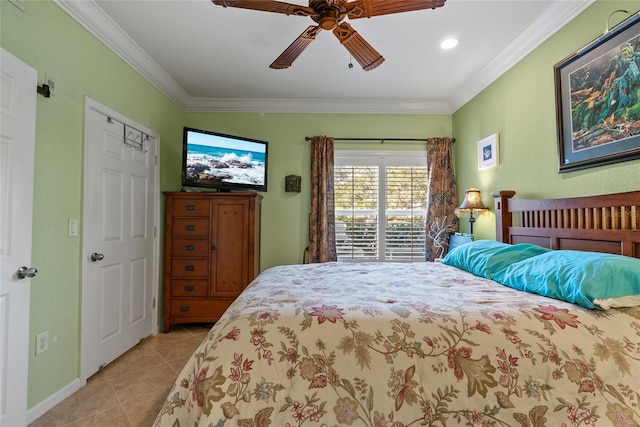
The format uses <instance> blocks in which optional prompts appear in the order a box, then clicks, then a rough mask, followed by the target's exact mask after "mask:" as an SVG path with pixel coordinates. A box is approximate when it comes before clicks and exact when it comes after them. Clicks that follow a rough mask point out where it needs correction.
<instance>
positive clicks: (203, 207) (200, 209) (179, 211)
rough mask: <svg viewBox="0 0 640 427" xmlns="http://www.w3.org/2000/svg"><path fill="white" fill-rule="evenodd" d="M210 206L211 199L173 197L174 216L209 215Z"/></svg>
mask: <svg viewBox="0 0 640 427" xmlns="http://www.w3.org/2000/svg"><path fill="white" fill-rule="evenodd" d="M209 206H210V204H209V200H206V199H173V208H172V209H173V217H174V218H175V217H181V216H189V217H194V216H202V217H208V216H209V215H210V213H209Z"/></svg>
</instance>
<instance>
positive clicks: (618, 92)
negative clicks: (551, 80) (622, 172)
mask: <svg viewBox="0 0 640 427" xmlns="http://www.w3.org/2000/svg"><path fill="white" fill-rule="evenodd" d="M554 77H555V91H556V119H557V130H558V154H559V171H560V172H567V171H573V170H577V169H583V168H588V167H594V166H600V165H605V164H611V163H616V162H622V161H627V160H633V159H638V158H640V13H636V14H635V15H633V16H632V17H630V18H628V19H627V20H626V21H624V22H623V23H621V24H620V25H618V26H617V27H615V28H614V29H612V30H611V31H609V32H607V33H605V34H603V35H602V36H600V37H599V38H598V39H596V40H594V41H593V42H591V43H590V44H589V45H587V46H585V47H583V48H582V49H580V50H579V51H577V52H575V53H574V54H572V55H571V56H569V57H568V58H566V59H564V60H563V61H562V62H560V63H558V64H556V65H555V67H554Z"/></svg>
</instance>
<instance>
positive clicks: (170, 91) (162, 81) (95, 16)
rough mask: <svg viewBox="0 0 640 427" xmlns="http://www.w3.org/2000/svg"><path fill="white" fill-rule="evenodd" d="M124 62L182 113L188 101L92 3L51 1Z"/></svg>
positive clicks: (170, 80) (148, 58) (109, 18)
mask: <svg viewBox="0 0 640 427" xmlns="http://www.w3.org/2000/svg"><path fill="white" fill-rule="evenodd" d="M53 1H54V3H55V4H57V5H58V6H59V7H60V8H61V9H62V10H64V11H65V12H66V13H67V14H69V15H70V16H71V17H72V18H73V19H75V20H76V21H77V22H78V23H79V24H80V25H82V26H83V27H84V28H85V29H86V30H87V31H89V32H90V33H91V34H93V35H94V36H95V37H96V38H97V39H98V40H100V41H101V42H102V43H103V44H104V45H105V46H107V47H108V48H109V49H111V50H112V51H113V52H114V53H115V54H116V55H118V56H119V57H120V58H121V59H122V60H123V61H124V62H126V63H127V64H129V65H130V66H131V67H132V68H133V69H134V70H136V71H137V72H138V73H140V74H141V75H142V77H144V78H145V79H147V80H148V81H149V82H150V83H151V84H152V85H154V86H155V87H157V88H158V89H159V90H160V91H162V92H163V93H164V94H165V95H167V96H168V97H169V98H170V99H171V100H173V101H174V102H175V103H176V104H178V105H179V106H180V107H182V108H183V109H185V108H186V107H187V106H188V105H189V102H190V100H191V97H190V96H189V95H188V94H187V93H186V92H185V91H184V89H182V87H180V85H178V83H176V81H175V80H173V78H171V76H169V74H167V73H166V72H165V71H164V70H163V69H162V68H161V67H160V66H159V65H158V64H157V63H156V62H155V61H154V60H153V59H151V57H150V56H149V55H148V54H147V52H145V51H144V50H143V49H142V48H141V47H140V46H139V45H138V44H137V43H136V42H134V41H133V39H131V37H129V35H128V34H127V33H125V32H124V30H123V29H122V28H120V26H119V25H118V24H116V23H115V22H114V21H113V20H112V19H111V17H109V16H108V15H107V14H106V13H104V11H103V10H102V9H101V8H100V7H99V6H98V5H97V4H96V3H95V2H94V1H93V0H87V1H77V0H53Z"/></svg>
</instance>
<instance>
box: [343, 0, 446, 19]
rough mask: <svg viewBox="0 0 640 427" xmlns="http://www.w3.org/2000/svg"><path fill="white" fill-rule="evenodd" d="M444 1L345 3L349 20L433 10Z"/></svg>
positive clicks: (410, 0) (411, 0)
mask: <svg viewBox="0 0 640 427" xmlns="http://www.w3.org/2000/svg"><path fill="white" fill-rule="evenodd" d="M445 1H446V0H355V1H351V2H349V3H347V16H348V17H349V19H358V18H371V17H372V16H379V15H389V14H392V13H402V12H411V11H414V10H422V9H435V8H437V7H442V6H444V2H445Z"/></svg>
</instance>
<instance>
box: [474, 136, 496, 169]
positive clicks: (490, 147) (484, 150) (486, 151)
mask: <svg viewBox="0 0 640 427" xmlns="http://www.w3.org/2000/svg"><path fill="white" fill-rule="evenodd" d="M498 142H499V135H498V134H497V133H494V134H491V135H489V136H487V137H486V138H483V139H481V140H480V141H478V170H483V169H488V168H492V167H494V166H497V165H498V161H499V143H498Z"/></svg>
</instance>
